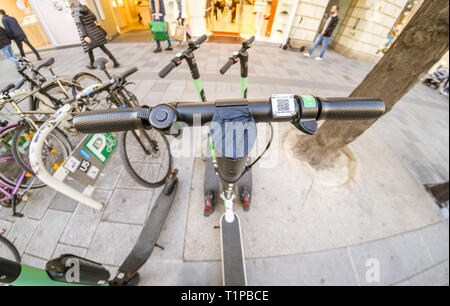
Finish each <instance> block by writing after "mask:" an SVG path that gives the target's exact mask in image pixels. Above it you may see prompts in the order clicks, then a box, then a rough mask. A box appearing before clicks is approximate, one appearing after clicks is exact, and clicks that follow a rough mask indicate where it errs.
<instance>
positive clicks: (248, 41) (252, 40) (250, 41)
mask: <svg viewBox="0 0 450 306" xmlns="http://www.w3.org/2000/svg"><path fill="white" fill-rule="evenodd" d="M254 41H255V36H252V37H250V38H249V39H248V40H247V41H246V43H247V44H248V45H251V44H253V42H254Z"/></svg>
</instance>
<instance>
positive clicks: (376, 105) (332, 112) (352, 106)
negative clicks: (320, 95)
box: [317, 98, 385, 120]
mask: <svg viewBox="0 0 450 306" xmlns="http://www.w3.org/2000/svg"><path fill="white" fill-rule="evenodd" d="M320 105H321V110H320V114H319V116H318V118H317V119H318V120H368V119H375V118H378V117H380V116H381V115H383V113H384V111H385V105H384V103H383V102H382V101H380V100H376V99H367V98H327V99H321V100H320Z"/></svg>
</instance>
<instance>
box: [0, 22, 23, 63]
mask: <svg viewBox="0 0 450 306" xmlns="http://www.w3.org/2000/svg"><path fill="white" fill-rule="evenodd" d="M0 51H1V52H2V54H3V56H4V57H5V58H6V59H8V60H10V61H11V62H13V63H14V64H16V67H19V61H17V59H16V58H15V57H14V54H13V50H12V48H11V38H10V37H9V35H8V33H7V32H6V31H5V29H3V28H2V27H0Z"/></svg>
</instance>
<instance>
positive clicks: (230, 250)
mask: <svg viewBox="0 0 450 306" xmlns="http://www.w3.org/2000/svg"><path fill="white" fill-rule="evenodd" d="M220 235H221V246H222V273H223V284H224V286H245V285H247V275H246V271H245V259H244V248H243V245H242V233H241V226H240V221H239V217H238V215H237V214H234V220H233V222H231V223H229V222H227V220H226V219H225V214H224V215H222V218H221V220H220Z"/></svg>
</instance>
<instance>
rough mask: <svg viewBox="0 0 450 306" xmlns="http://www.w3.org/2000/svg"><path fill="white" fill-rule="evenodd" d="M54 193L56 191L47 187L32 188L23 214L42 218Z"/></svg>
mask: <svg viewBox="0 0 450 306" xmlns="http://www.w3.org/2000/svg"><path fill="white" fill-rule="evenodd" d="M55 194H56V191H54V190H52V189H50V188H48V187H44V188H41V189H38V190H34V191H33V192H32V193H31V194H30V199H29V200H28V202H27V205H26V206H25V208H24V210H23V214H24V215H26V216H27V217H31V218H35V219H42V217H43V216H44V214H45V212H46V211H47V209H48V207H49V206H50V203H51V201H52V200H53V198H54V197H55Z"/></svg>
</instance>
